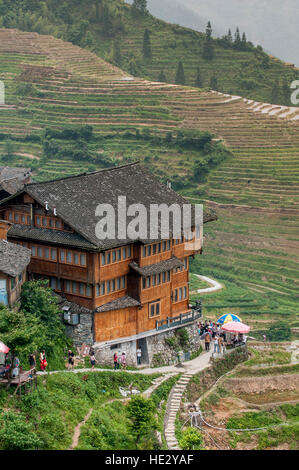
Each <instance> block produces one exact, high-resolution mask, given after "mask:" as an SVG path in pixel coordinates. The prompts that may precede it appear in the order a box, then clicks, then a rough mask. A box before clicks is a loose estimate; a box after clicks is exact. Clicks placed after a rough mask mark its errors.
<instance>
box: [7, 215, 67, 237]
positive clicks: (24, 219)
mask: <svg viewBox="0 0 299 470" xmlns="http://www.w3.org/2000/svg"><path fill="white" fill-rule="evenodd" d="M8 220H9V221H10V222H15V223H16V224H22V225H30V216H29V215H27V214H24V213H23V212H17V211H9V212H8ZM34 220H35V226H36V227H41V228H47V229H54V230H66V231H68V232H69V231H72V229H71V227H70V226H69V225H67V224H65V223H64V222H62V221H61V220H60V219H57V218H56V217H49V216H43V215H36V216H35V218H34Z"/></svg>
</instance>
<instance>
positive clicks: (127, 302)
mask: <svg viewBox="0 0 299 470" xmlns="http://www.w3.org/2000/svg"><path fill="white" fill-rule="evenodd" d="M139 305H140V302H138V300H135V299H133V298H132V297H130V296H129V295H125V296H124V297H120V298H119V299H116V300H112V302H108V303H107V304H104V305H101V306H100V307H98V308H97V309H96V310H95V311H96V312H109V311H110V310H120V309H121V308H129V307H138V306H139Z"/></svg>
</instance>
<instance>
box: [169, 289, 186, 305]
mask: <svg viewBox="0 0 299 470" xmlns="http://www.w3.org/2000/svg"><path fill="white" fill-rule="evenodd" d="M187 296H188V289H187V286H184V287H178V288H177V289H174V290H173V293H172V299H173V302H180V301H181V300H185V299H187Z"/></svg>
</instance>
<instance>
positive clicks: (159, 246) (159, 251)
mask: <svg viewBox="0 0 299 470" xmlns="http://www.w3.org/2000/svg"><path fill="white" fill-rule="evenodd" d="M158 253H161V243H158Z"/></svg>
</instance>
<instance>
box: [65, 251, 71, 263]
mask: <svg viewBox="0 0 299 470" xmlns="http://www.w3.org/2000/svg"><path fill="white" fill-rule="evenodd" d="M66 261H67V262H68V263H71V262H72V253H71V252H70V251H67V253H66Z"/></svg>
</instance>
